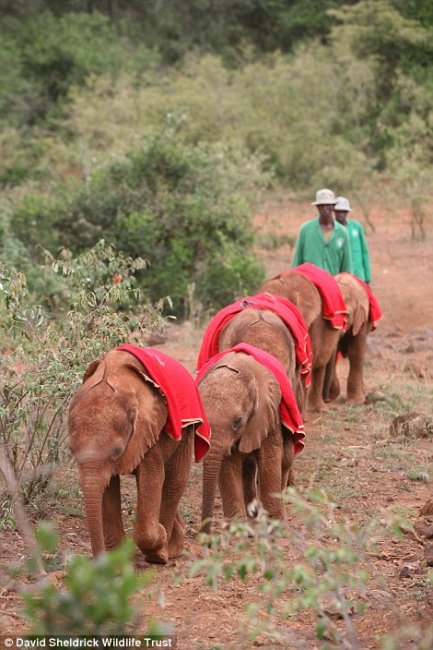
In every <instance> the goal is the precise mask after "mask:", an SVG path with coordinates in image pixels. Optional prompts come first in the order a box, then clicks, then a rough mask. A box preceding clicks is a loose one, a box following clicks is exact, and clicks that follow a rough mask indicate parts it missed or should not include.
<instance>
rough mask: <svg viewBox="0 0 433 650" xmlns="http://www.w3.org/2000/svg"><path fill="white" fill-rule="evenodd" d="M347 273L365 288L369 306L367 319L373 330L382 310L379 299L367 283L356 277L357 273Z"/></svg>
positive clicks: (381, 314)
mask: <svg viewBox="0 0 433 650" xmlns="http://www.w3.org/2000/svg"><path fill="white" fill-rule="evenodd" d="M348 275H351V276H352V277H353V278H355V280H356V281H357V282H359V284H360V285H361V286H362V287H363V289H364V290H365V293H366V294H367V296H368V303H369V306H370V310H369V312H368V320H369V321H370V322H371V323H372V326H373V327H372V329H373V330H375V329H376V327H377V324H378V322H379V321H380V319H381V318H382V316H383V313H382V310H381V308H380V305H379V301H378V299H377V298H376V296H375V295H374V293H373V291H372V290H371V289H370V287H369V286H368V284H367V283H366V282H364V280H361V278H358V276H357V275H353V273H349V274H348Z"/></svg>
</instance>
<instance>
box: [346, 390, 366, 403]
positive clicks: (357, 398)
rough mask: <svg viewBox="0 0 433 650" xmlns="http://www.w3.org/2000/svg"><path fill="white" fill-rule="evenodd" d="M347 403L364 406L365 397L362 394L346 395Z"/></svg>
mask: <svg viewBox="0 0 433 650" xmlns="http://www.w3.org/2000/svg"><path fill="white" fill-rule="evenodd" d="M347 401H348V402H351V403H352V404H365V395H364V393H355V394H350V393H347Z"/></svg>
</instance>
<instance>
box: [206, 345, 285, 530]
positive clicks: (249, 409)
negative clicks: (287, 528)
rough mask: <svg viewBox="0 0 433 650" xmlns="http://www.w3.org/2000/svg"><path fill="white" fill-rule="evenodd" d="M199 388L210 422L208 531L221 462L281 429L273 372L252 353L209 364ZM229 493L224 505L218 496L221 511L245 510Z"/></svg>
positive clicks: (278, 391) (249, 450) (278, 394)
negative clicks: (222, 508) (222, 507)
mask: <svg viewBox="0 0 433 650" xmlns="http://www.w3.org/2000/svg"><path fill="white" fill-rule="evenodd" d="M199 390H200V393H201V396H202V401H203V405H204V407H205V410H206V414H207V418H208V420H209V424H210V426H211V428H212V447H211V449H210V451H209V453H208V455H207V456H206V458H205V460H204V466H203V501H202V520H203V521H205V520H207V523H205V524H204V526H203V530H205V531H206V532H209V531H210V520H211V518H212V514H213V508H214V501H215V496H216V487H217V483H218V480H219V478H221V477H220V472H221V468H222V464H224V462H225V461H227V459H229V458H230V456H231V455H234V454H235V453H237V454H239V452H240V453H242V454H251V453H252V452H254V451H255V450H257V449H259V448H260V447H261V445H262V444H263V441H264V440H265V439H266V437H267V436H269V435H270V434H271V433H272V432H275V431H281V424H280V420H279V404H280V401H281V389H280V386H279V384H278V382H277V380H276V379H275V377H274V375H273V374H272V373H271V372H270V371H269V370H268V369H267V368H265V367H264V366H262V365H261V364H260V363H258V362H257V361H256V360H255V359H253V358H252V357H251V356H249V355H248V354H244V353H236V352H229V353H227V354H226V355H225V356H224V357H223V358H222V359H220V360H219V361H218V362H217V363H216V364H215V365H214V366H212V367H211V368H210V370H209V371H208V373H207V374H206V375H205V376H204V377H203V379H202V380H201V382H200V384H199ZM280 437H281V436H280ZM241 474H242V472H240V475H239V476H237V479H235V480H237V481H238V485H237V496H238V497H239V494H242V493H243V488H242V485H240V483H239V482H241V481H242V477H241ZM220 488H221V482H220ZM280 490H281V486H280V487H279V491H280ZM228 492H230V488H228ZM222 496H223V495H222ZM228 499H229V500H233V503H230V504H229V505H228V504H227V500H226V503H225V502H224V497H223V506H224V512H225V514H228V515H229V516H230V512H231V509H232V511H233V514H235V513H236V514H242V513H243V512H244V511H245V507H244V505H241V504H239V503H238V502H236V503H234V501H236V499H235V496H234V495H231V494H228Z"/></svg>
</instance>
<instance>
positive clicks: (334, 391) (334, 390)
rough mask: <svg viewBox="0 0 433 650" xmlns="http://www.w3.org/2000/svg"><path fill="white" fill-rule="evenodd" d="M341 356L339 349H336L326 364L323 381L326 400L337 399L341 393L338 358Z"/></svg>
mask: <svg viewBox="0 0 433 650" xmlns="http://www.w3.org/2000/svg"><path fill="white" fill-rule="evenodd" d="M339 356H340V355H339V352H338V350H335V351H334V352H333V353H332V356H331V358H330V359H329V361H328V363H327V364H326V370H325V378H324V382H323V399H324V401H325V402H332V401H334V400H336V399H337V397H338V396H339V394H340V382H339V381H338V377H337V360H338V358H339Z"/></svg>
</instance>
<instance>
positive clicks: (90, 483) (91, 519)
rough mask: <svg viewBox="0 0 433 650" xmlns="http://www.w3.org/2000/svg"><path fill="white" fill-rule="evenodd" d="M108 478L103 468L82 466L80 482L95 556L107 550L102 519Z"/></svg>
mask: <svg viewBox="0 0 433 650" xmlns="http://www.w3.org/2000/svg"><path fill="white" fill-rule="evenodd" d="M107 482H108V481H107V480H106V477H105V476H104V474H103V473H102V472H101V468H100V467H99V468H86V469H82V468H80V483H81V489H82V491H83V497H84V509H85V511H86V518H87V527H88V529H89V534H90V543H91V546H92V554H93V557H94V558H95V557H96V556H97V555H99V554H100V553H102V552H103V551H104V550H105V543H104V527H103V519H102V497H103V494H104V490H105V487H106V485H107Z"/></svg>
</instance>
